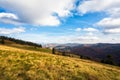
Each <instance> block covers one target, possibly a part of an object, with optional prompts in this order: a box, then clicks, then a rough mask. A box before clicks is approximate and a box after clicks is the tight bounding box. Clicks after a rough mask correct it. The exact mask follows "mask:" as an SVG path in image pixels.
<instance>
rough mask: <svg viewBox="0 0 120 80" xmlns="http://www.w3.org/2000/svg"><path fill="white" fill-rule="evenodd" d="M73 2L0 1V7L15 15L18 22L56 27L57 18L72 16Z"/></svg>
mask: <svg viewBox="0 0 120 80" xmlns="http://www.w3.org/2000/svg"><path fill="white" fill-rule="evenodd" d="M74 2H75V0H0V7H2V8H4V9H6V10H7V11H9V12H13V13H16V14H17V15H18V17H19V21H20V22H24V23H27V24H34V25H42V26H57V25H59V24H60V23H61V21H60V19H59V18H63V17H67V16H70V15H72V13H71V10H73V9H74Z"/></svg>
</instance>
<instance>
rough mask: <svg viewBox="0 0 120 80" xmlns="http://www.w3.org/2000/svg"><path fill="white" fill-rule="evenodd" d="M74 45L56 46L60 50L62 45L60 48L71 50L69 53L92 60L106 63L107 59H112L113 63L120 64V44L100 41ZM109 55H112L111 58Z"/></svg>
mask: <svg viewBox="0 0 120 80" xmlns="http://www.w3.org/2000/svg"><path fill="white" fill-rule="evenodd" d="M73 45H74V46H73ZM73 45H72V46H71V45H68V44H67V45H66V44H65V45H59V46H56V47H55V48H56V49H57V50H58V51H59V49H60V48H61V47H62V49H60V50H63V51H65V50H69V53H72V54H75V55H79V56H82V57H87V58H89V59H91V60H95V61H99V62H105V63H106V61H111V62H112V63H111V64H114V65H120V44H110V43H98V44H76V45H75V44H73ZM63 47H64V48H63ZM108 56H110V58H109V60H108Z"/></svg>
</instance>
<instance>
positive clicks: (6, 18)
mask: <svg viewBox="0 0 120 80" xmlns="http://www.w3.org/2000/svg"><path fill="white" fill-rule="evenodd" d="M18 20H19V18H18V16H17V15H15V14H13V13H5V12H2V13H0V22H2V23H7V24H20V23H19V22H18Z"/></svg>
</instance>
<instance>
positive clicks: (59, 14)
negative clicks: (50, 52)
mask: <svg viewBox="0 0 120 80" xmlns="http://www.w3.org/2000/svg"><path fill="white" fill-rule="evenodd" d="M119 4H120V0H44V1H43V0H19V1H18V0H0V35H5V36H10V37H14V38H18V39H22V40H27V41H33V42H37V43H120V38H119V36H120V5H119Z"/></svg>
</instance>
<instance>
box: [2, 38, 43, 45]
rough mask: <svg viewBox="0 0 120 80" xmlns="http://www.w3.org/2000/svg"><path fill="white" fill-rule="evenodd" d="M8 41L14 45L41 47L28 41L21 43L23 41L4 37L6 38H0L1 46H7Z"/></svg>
mask: <svg viewBox="0 0 120 80" xmlns="http://www.w3.org/2000/svg"><path fill="white" fill-rule="evenodd" d="M9 41H11V42H14V43H16V44H22V45H29V46H35V47H42V45H41V44H37V43H33V42H29V41H23V40H20V39H15V38H11V37H6V36H0V43H1V44H9V43H8V42H9Z"/></svg>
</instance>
